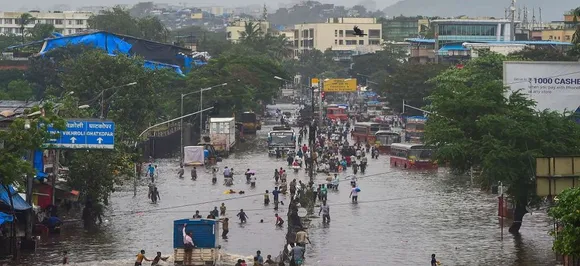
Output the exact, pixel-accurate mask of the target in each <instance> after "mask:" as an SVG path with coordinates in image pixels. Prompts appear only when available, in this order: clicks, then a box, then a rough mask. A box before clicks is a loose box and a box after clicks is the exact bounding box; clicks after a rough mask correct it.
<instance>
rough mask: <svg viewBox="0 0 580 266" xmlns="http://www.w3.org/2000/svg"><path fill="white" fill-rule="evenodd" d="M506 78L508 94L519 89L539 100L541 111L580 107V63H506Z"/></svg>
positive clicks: (504, 78) (570, 109)
mask: <svg viewBox="0 0 580 266" xmlns="http://www.w3.org/2000/svg"><path fill="white" fill-rule="evenodd" d="M503 71H504V72H503V73H504V74H503V81H504V84H505V86H506V87H508V95H506V97H507V96H509V94H511V93H512V92H515V91H517V90H521V93H523V94H524V95H526V96H528V98H530V99H532V100H534V101H536V108H537V109H538V110H540V111H541V110H545V109H549V110H553V111H559V112H563V111H571V112H574V111H575V110H576V109H577V108H578V106H580V63H578V62H531V61H515V62H507V61H506V62H504V63H503Z"/></svg>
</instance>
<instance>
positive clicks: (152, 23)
mask: <svg viewBox="0 0 580 266" xmlns="http://www.w3.org/2000/svg"><path fill="white" fill-rule="evenodd" d="M88 23H89V27H90V28H91V29H96V30H104V31H108V32H112V33H118V34H124V35H129V36H133V37H137V38H144V39H149V40H152V41H158V42H164V41H167V37H168V34H169V33H168V31H167V29H166V28H165V26H163V23H161V21H159V19H158V18H156V17H143V18H134V17H132V16H131V14H129V10H126V9H123V8H121V7H119V6H116V7H113V8H112V9H111V10H105V11H102V12H101V13H100V14H98V15H93V16H91V17H90V18H89V21H88Z"/></svg>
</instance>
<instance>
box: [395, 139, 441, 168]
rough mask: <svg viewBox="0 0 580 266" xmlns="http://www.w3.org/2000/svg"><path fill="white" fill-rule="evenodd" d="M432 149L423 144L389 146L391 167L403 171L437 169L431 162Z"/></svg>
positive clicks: (435, 164)
mask: <svg viewBox="0 0 580 266" xmlns="http://www.w3.org/2000/svg"><path fill="white" fill-rule="evenodd" d="M432 157H433V148H432V147H428V146H425V145H424V144H411V143H393V144H391V167H401V168H404V169H437V168H438V165H437V162H436V161H433V158H432Z"/></svg>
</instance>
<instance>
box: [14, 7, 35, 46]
mask: <svg viewBox="0 0 580 266" xmlns="http://www.w3.org/2000/svg"><path fill="white" fill-rule="evenodd" d="M35 20H36V18H35V17H33V16H32V15H30V13H23V14H22V15H20V18H19V19H18V25H19V26H20V34H22V43H24V37H25V31H24V28H26V25H28V24H30V23H32V22H34V21H35Z"/></svg>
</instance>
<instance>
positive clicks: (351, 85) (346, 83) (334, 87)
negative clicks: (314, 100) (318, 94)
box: [322, 79, 356, 92]
mask: <svg viewBox="0 0 580 266" xmlns="http://www.w3.org/2000/svg"><path fill="white" fill-rule="evenodd" d="M322 89H323V91H325V92H355V91H356V79H327V80H324V86H323V88H322Z"/></svg>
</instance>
